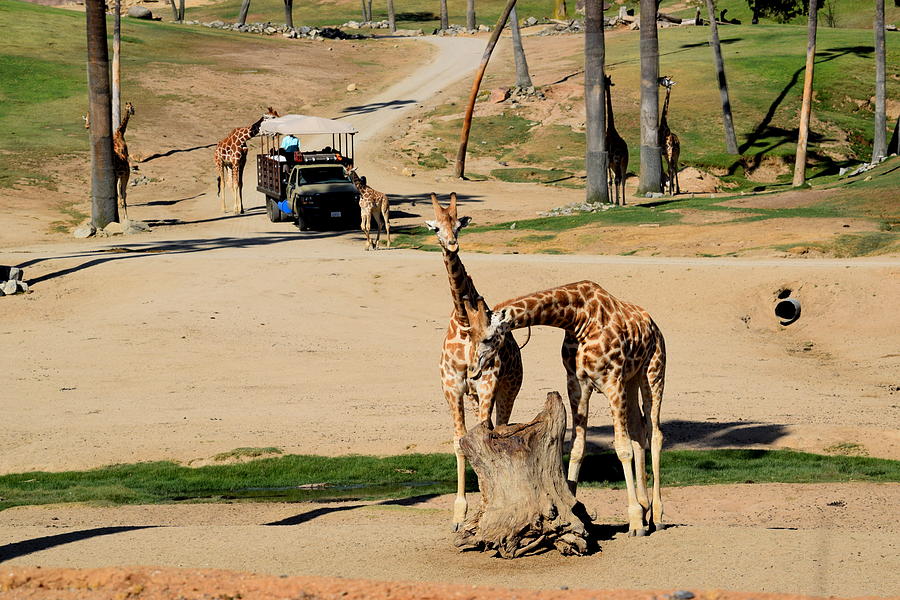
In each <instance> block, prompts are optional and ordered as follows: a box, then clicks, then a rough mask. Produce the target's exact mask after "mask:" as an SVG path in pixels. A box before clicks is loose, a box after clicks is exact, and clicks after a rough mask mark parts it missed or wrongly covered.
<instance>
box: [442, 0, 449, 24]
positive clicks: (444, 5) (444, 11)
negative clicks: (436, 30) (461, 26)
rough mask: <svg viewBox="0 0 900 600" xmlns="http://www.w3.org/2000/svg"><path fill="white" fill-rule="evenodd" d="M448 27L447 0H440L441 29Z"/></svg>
mask: <svg viewBox="0 0 900 600" xmlns="http://www.w3.org/2000/svg"><path fill="white" fill-rule="evenodd" d="M449 28H450V17H449V16H448V15H447V0H441V29H449Z"/></svg>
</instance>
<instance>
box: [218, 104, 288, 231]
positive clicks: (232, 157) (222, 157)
mask: <svg viewBox="0 0 900 600" xmlns="http://www.w3.org/2000/svg"><path fill="white" fill-rule="evenodd" d="M277 116H278V113H277V112H275V109H273V108H272V107H271V106H270V107H268V109H267V110H266V112H265V114H264V115H263V116H261V117H260V118H259V120H257V121H256V122H255V123H253V124H252V125H250V126H249V127H236V128H235V129H232V130H231V133H229V134H228V135H227V136H226V137H225V138H224V139H222V140H221V141H219V143H218V144H216V152H215V155H214V157H213V160H215V163H216V171H217V176H216V187H217V191H216V193H217V195H218V196H219V197H220V198H221V199H222V212H224V213H227V212H228V209H227V208H226V206H225V196H226V194H225V190H224V189H223V184H224V182H225V181H224V180H225V171H226V170H227V171H229V172H230V175H231V178H230V182H231V192H232V196H233V197H234V211H233V212H234V213H235V214H243V213H244V200H243V197H242V195H241V188H242V187H243V186H244V166H245V165H246V164H247V152H248V148H247V141H248V140H249V139H250V138H252V137H255V136H256V135H257V134H258V133H259V126H260V125H262V122H263V121H265V120H267V119H271V118H274V117H277Z"/></svg>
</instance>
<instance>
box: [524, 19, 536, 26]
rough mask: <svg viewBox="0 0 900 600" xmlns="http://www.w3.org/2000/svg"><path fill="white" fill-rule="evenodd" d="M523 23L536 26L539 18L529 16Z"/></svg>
mask: <svg viewBox="0 0 900 600" xmlns="http://www.w3.org/2000/svg"><path fill="white" fill-rule="evenodd" d="M522 24H523V25H524V26H525V27H534V26H535V25H537V24H538V20H537V19H535V18H534V17H528V18H527V19H525V21H524V22H523V23H522Z"/></svg>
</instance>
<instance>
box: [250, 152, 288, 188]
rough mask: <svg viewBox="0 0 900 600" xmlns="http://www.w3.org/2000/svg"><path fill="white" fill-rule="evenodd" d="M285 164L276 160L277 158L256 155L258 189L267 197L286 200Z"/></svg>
mask: <svg viewBox="0 0 900 600" xmlns="http://www.w3.org/2000/svg"><path fill="white" fill-rule="evenodd" d="M284 164H285V163H284V162H282V161H279V160H276V158H275V156H270V155H268V154H257V155H256V189H257V190H258V191H260V192H262V193H263V194H265V195H266V196H271V197H273V198H278V199H283V198H284V178H283V174H282V173H283V171H282V168H281V167H282V165H284Z"/></svg>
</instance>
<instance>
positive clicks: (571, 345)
mask: <svg viewBox="0 0 900 600" xmlns="http://www.w3.org/2000/svg"><path fill="white" fill-rule="evenodd" d="M577 352H578V340H577V339H575V337H574V336H572V335H571V334H569V333H568V332H566V335H565V337H564V338H563V343H562V348H561V349H560V354H561V355H562V363H563V368H565V370H566V392H567V393H568V396H569V407H570V408H571V409H572V420H573V422H574V420H575V413H576V412H578V404H579V403H580V402H581V383H579V381H578V377H577V376H576V375H575V364H576V355H577ZM571 442H572V443H571V445H572V446H574V445H575V426H574V425H573V426H572V440H571Z"/></svg>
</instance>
